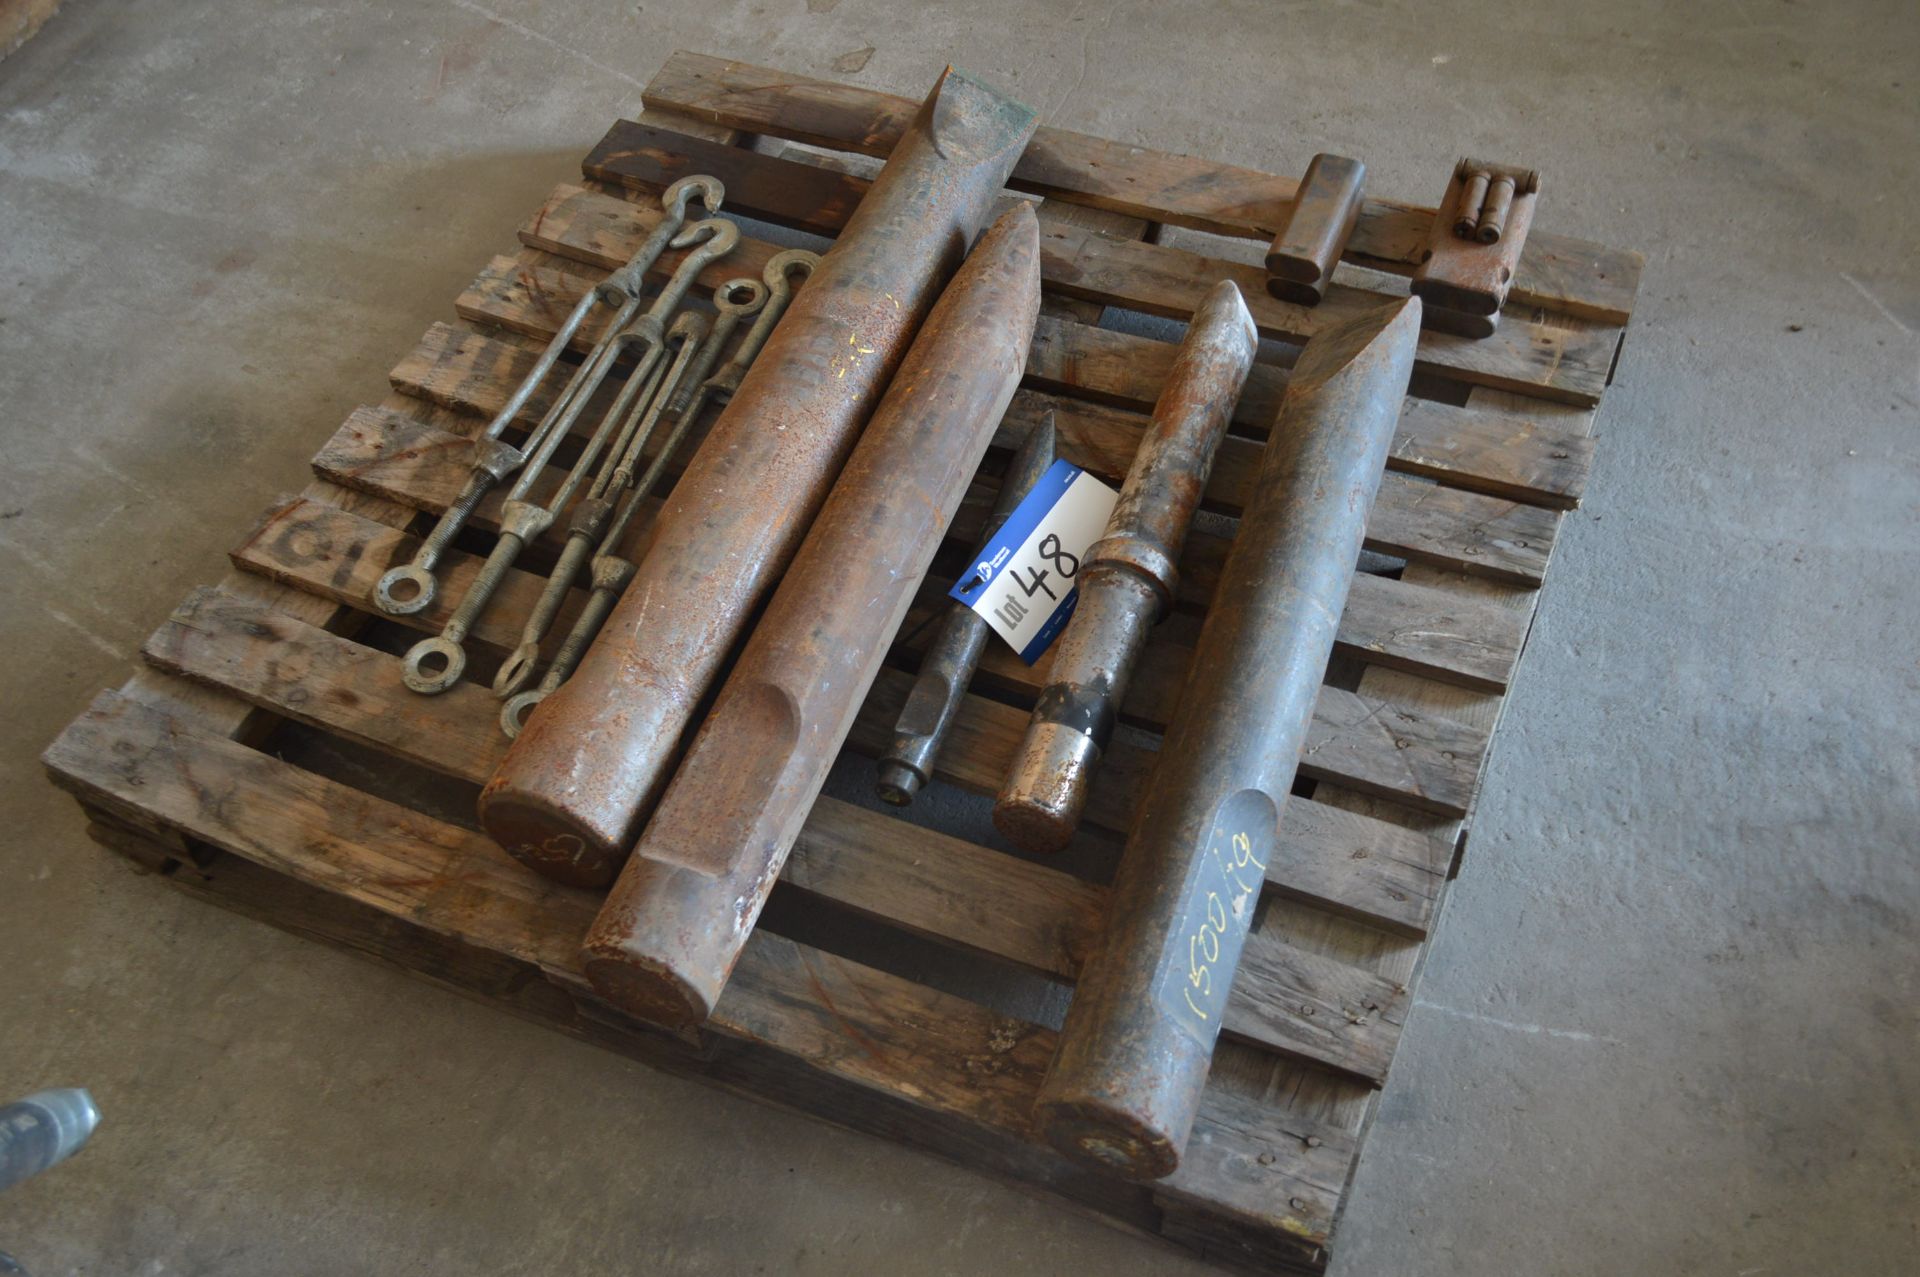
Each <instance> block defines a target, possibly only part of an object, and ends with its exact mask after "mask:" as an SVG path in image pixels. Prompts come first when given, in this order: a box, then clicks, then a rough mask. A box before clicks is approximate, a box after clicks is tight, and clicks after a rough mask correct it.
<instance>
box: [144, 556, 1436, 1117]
mask: <svg viewBox="0 0 1920 1277" xmlns="http://www.w3.org/2000/svg"><path fill="white" fill-rule="evenodd" d="M146 655H147V658H148V659H149V660H150V661H152V662H153V663H154V664H155V665H156V666H158V667H159V668H162V669H166V670H168V671H170V672H173V673H176V674H179V675H181V676H182V677H185V678H190V679H193V680H196V681H199V682H203V683H207V684H210V685H213V686H217V687H220V688H222V689H225V690H227V691H230V692H233V693H234V694H236V695H238V696H240V697H241V698H243V699H245V700H247V701H250V702H252V703H254V704H258V705H261V706H262V707H264V708H268V709H272V710H275V711H277V712H281V713H284V714H285V715H286V716H287V717H289V718H292V719H294V720H296V721H299V722H303V723H306V724H308V725H309V726H313V727H319V728H322V729H325V730H328V731H330V732H332V733H334V734H336V735H338V736H341V737H343V738H345V739H348V740H352V741H355V742H357V743H359V744H363V745H367V746H370V747H372V748H373V749H375V750H377V751H380V752H382V753H390V754H393V755H396V756H399V757H402V758H405V759H407V760H408V761H411V762H415V763H418V764H421V765H423V766H426V767H428V768H431V769H432V770H435V771H439V772H442V773H444V774H447V775H452V776H456V777H458V778H459V779H462V780H466V781H469V782H471V783H473V784H476V785H477V784H480V783H482V782H484V781H485V780H486V779H487V777H489V776H490V775H491V774H492V772H493V768H494V767H495V766H496V765H497V764H498V762H499V760H500V758H501V757H502V756H504V754H505V752H506V741H505V739H504V738H503V737H502V736H501V735H500V733H499V732H498V730H497V728H496V716H497V714H498V702H496V701H495V700H494V698H493V697H492V696H491V695H489V694H488V693H487V692H486V691H484V690H483V689H481V688H479V687H477V686H474V685H472V684H462V685H460V686H458V687H456V688H454V689H453V690H451V691H449V692H448V693H445V694H444V695H442V696H440V697H436V698H432V699H428V698H425V697H420V696H416V695H413V694H412V693H410V692H408V691H407V690H406V689H405V688H404V687H403V686H402V685H401V684H400V681H399V668H400V667H399V662H398V660H397V658H395V657H393V656H390V655H388V654H386V653H383V652H379V651H375V650H374V649H371V648H367V647H362V646H360V645H358V644H356V643H353V642H351V641H349V640H347V639H342V638H338V637H335V636H333V635H331V634H328V633H326V632H325V631H322V630H318V629H315V628H314V627H311V626H308V625H306V624H304V623H303V622H300V621H296V620H294V619H292V618H290V617H285V616H281V615H278V614H275V613H273V612H271V611H268V610H263V609H258V608H254V607H250V606H248V605H247V604H245V603H243V602H241V601H239V600H236V599H233V598H232V597H231V596H225V595H222V594H220V593H219V592H217V591H200V592H197V593H196V594H195V595H194V596H193V597H191V598H190V599H189V600H188V601H187V602H186V603H185V604H184V605H183V606H182V607H181V608H180V609H179V610H177V611H176V613H175V615H174V617H173V618H172V619H171V620H169V621H168V623H167V624H166V625H164V626H162V627H161V628H160V629H159V630H158V631H156V632H155V634H154V635H153V636H152V638H151V639H149V641H148V643H147V645H146ZM496 851H497V849H496ZM521 872H524V871H521ZM782 876H783V878H784V879H785V880H786V881H787V882H789V883H793V884H795V885H797V886H798V887H799V888H801V889H803V890H806V891H811V892H813V893H814V894H817V895H821V896H824V897H825V898H827V899H830V900H833V901H835V902H837V903H841V904H845V905H847V906H849V907H851V908H853V909H855V910H857V911H858V912H860V913H862V914H866V915H868V916H871V917H873V918H875V919H877V920H879V921H882V922H885V923H887V924H888V925H893V926H899V927H902V928H904V929H906V930H908V931H911V932H915V933H918V934H921V935H924V936H928V937H930V938H933V939H936V940H938V941H941V942H943V943H948V944H955V945H958V946H960V947H962V948H965V949H970V950H973V951H976V952H979V953H983V954H986V955H989V956H993V957H998V958H1001V959H1004V960H1006V961H1008V962H1011V963H1014V964H1016V965H1018V966H1021V967H1023V968H1026V969H1029V970H1033V971H1036V972H1038V973H1040V974H1043V975H1047V976H1052V977H1059V978H1065V979H1071V978H1072V977H1073V976H1074V975H1075V974H1076V973H1077V972H1078V970H1079V965H1080V962H1081V961H1082V960H1083V958H1084V956H1085V955H1086V954H1087V952H1088V951H1089V950H1090V949H1091V947H1092V945H1093V943H1094V940H1095V938H1096V937H1097V934H1098V930H1099V925H1100V920H1101V918H1102V916H1103V914H1104V904H1103V901H1104V897H1105V889H1104V888H1101V887H1095V886H1091V885H1089V884H1086V883H1082V882H1079V881H1078V880H1076V879H1073V878H1070V877H1068V876H1067V875H1065V874H1062V873H1060V872H1058V871H1057V870H1052V869H1047V868H1045V867H1043V866H1038V865H1029V864H1026V863H1024V862H1021V861H1017V860H1014V859H1012V858H1011V857H1008V856H1006V855H1005V854H1003V853H1001V852H997V851H992V850H990V849H988V848H985V847H979V846H976V845H973V844H969V843H966V842H964V841H962V840H960V839H956V838H951V837H948V836H946V835H943V834H939V833H936V832H933V831H930V830H924V829H921V828H919V827H918V826H915V825H911V824H908V823H906V822H904V821H901V820H898V819H896V818H893V817H891V816H886V815H880V814H876V813H871V812H865V811H862V810H860V809H859V808H856V807H852V806H850V805H848V804H845V803H841V802H837V801H835V800H833V799H830V798H822V799H820V800H819V801H818V802H817V803H816V805H815V807H814V809H813V811H812V812H811V813H810V814H809V817H808V820H807V825H806V829H805V832H804V833H803V834H802V836H801V839H800V842H799V844H798V845H797V846H796V848H795V851H794V855H793V857H792V858H791V859H790V860H789V862H788V866H787V868H786V869H785V871H784V872H783V875H782ZM1255 949H1256V950H1257V951H1258V954H1259V956H1258V958H1257V959H1256V962H1257V963H1258V967H1257V969H1256V971H1255V974H1254V975H1252V976H1251V977H1249V978H1247V979H1244V980H1240V981H1238V982H1236V984H1235V986H1234V990H1233V994H1232V1000H1231V1001H1230V1002H1229V1004H1228V1009H1227V1014H1226V1019H1225V1027H1226V1031H1227V1032H1228V1033H1229V1034H1231V1035H1232V1036H1233V1037H1235V1038H1237V1039H1239V1040H1242V1041H1246V1042H1250V1043H1253V1044H1255V1045H1258V1046H1260V1047H1262V1048H1264V1049H1267V1050H1271V1051H1276V1052H1279V1053H1281V1054H1285V1055H1289V1056H1295V1057H1298V1058H1302V1059H1310V1060H1313V1061H1315V1062H1317V1063H1320V1064H1324V1065H1326V1066H1328V1067H1330V1068H1335V1069H1339V1070H1342V1071H1346V1072H1350V1073H1353V1074H1354V1075H1356V1076H1358V1077H1361V1078H1364V1079H1366V1080H1367V1081H1369V1082H1371V1083H1374V1084H1376V1085H1377V1084H1378V1083H1379V1082H1381V1081H1383V1080H1384V1079H1385V1077H1386V1073H1387V1069H1388V1067H1389V1066H1390V1064H1391V1062H1392V1058H1393V1051H1394V1048H1395V1046H1396V1045H1397V1043H1398V1038H1399V1026H1400V1022H1401V1019H1402V1018H1403V1011H1404V1004H1405V996H1406V991H1405V990H1404V989H1403V988H1401V987H1400V986H1397V985H1393V984H1391V983H1389V982H1386V981H1382V980H1378V979H1373V978H1369V977H1366V976H1365V975H1364V973H1361V972H1354V973H1351V974H1349V973H1345V972H1341V971H1339V970H1338V969H1337V965H1336V964H1332V963H1330V962H1328V961H1327V960H1325V959H1319V958H1316V957H1315V956H1314V955H1312V954H1307V953H1292V952H1289V951H1287V947H1286V946H1285V945H1270V944H1268V942H1266V941H1264V940H1263V941H1260V942H1257V943H1256V945H1255Z"/></svg>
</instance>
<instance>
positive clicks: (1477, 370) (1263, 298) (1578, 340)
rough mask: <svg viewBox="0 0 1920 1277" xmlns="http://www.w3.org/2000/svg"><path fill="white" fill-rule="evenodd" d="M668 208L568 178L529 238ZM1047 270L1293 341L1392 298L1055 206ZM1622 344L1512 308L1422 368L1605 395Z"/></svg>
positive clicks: (754, 257) (614, 235)
mask: <svg viewBox="0 0 1920 1277" xmlns="http://www.w3.org/2000/svg"><path fill="white" fill-rule="evenodd" d="M739 154H742V155H752V152H744V151H743V152H739ZM755 158H756V159H758V160H760V161H764V162H766V163H770V164H791V163H793V161H790V160H780V159H778V158H776V157H773V156H764V155H762V156H756V157H755ZM741 211H743V212H745V211H749V210H744V209H743V210H741ZM660 216H661V214H660V210H659V209H657V208H655V209H649V208H646V207H644V206H642V205H638V204H633V203H630V202H628V201H627V200H624V199H620V198H618V197H617V196H613V195H605V194H602V193H600V192H599V191H593V190H589V189H587V188H585V187H581V186H572V185H564V184H563V185H561V186H559V187H557V188H555V190H554V192H553V194H552V195H551V196H550V197H549V198H548V200H547V203H546V204H545V205H544V206H543V207H542V208H541V209H540V210H539V212H537V213H535V214H534V216H533V217H532V218H530V219H529V220H528V221H527V223H526V224H525V225H524V226H523V227H522V228H521V231H520V241H521V243H523V244H526V245H528V246H529V247H533V248H539V249H543V250H545V251H547V252H549V253H557V254H559V255H560V256H562V257H569V258H572V259H573V260H575V261H582V262H588V263H591V264H593V265H596V266H602V267H605V268H607V269H612V268H613V267H615V266H618V265H620V264H622V263H624V262H625V261H626V260H627V259H628V258H629V257H630V256H631V255H632V253H633V250H634V248H636V247H637V246H638V245H639V243H640V241H641V240H642V239H643V238H645V236H646V234H647V231H648V230H649V229H650V228H651V227H652V226H653V225H654V224H655V223H656V222H657V221H658V220H659V218H660ZM762 247H767V246H764V245H762V244H761V242H760V241H757V240H754V241H749V240H746V239H742V241H741V246H740V248H738V249H736V250H735V252H734V254H733V255H732V256H730V257H728V258H727V259H726V261H725V262H724V263H717V264H716V266H719V265H725V266H727V267H729V268H732V270H731V273H748V268H749V267H750V268H751V273H755V274H757V273H758V271H759V269H760V265H761V264H763V263H764V258H762V257H759V256H758V253H759V250H760V249H761V248H762ZM714 269H715V268H709V270H708V272H707V274H703V275H702V276H701V279H702V280H703V281H706V280H707V275H708V274H712V273H713V272H714ZM1040 275H1041V280H1042V283H1043V284H1044V285H1045V286H1046V287H1047V288H1049V289H1051V290H1053V291H1054V292H1056V293H1062V294H1065V295H1066V296H1069V297H1080V298H1084V299H1086V300H1088V301H1095V302H1100V303H1102V304H1104V305H1110V306H1124V307H1126V308H1128V309H1129V310H1137V311H1142V312H1144V313H1146V314H1150V315H1160V316H1163V317H1166V318H1171V319H1181V320H1184V319H1187V318H1188V317H1189V316H1191V315H1192V314H1193V310H1194V308H1195V307H1196V306H1198V305H1199V304H1200V302H1201V300H1202V299H1203V298H1204V297H1205V296H1206V294H1207V292H1208V291H1209V290H1210V289H1212V288H1213V286H1214V285H1215V284H1217V283H1219V282H1220V281H1221V280H1223V279H1231V280H1233V281H1234V282H1235V283H1237V284H1238V285H1239V286H1240V291H1241V293H1242V295H1243V296H1244V297H1245V299H1246V303H1247V309H1248V311H1249V312H1250V313H1251V314H1252V316H1253V319H1254V323H1255V324H1256V325H1258V326H1259V328H1260V331H1261V332H1262V333H1263V334H1264V335H1266V336H1268V337H1275V338H1279V339H1282V340H1286V341H1305V340H1307V339H1308V338H1310V337H1312V336H1313V334H1314V333H1316V332H1319V331H1321V330H1322V329H1325V328H1327V327H1329V326H1331V325H1333V324H1336V323H1339V322H1341V321H1343V320H1346V319H1350V318H1353V317H1354V316H1356V315H1359V314H1362V313H1364V312H1366V311H1368V310H1370V309H1373V308H1375V307H1377V306H1380V305H1384V304H1385V303H1386V302H1388V301H1389V300H1391V299H1390V298H1389V296H1388V295H1387V294H1384V293H1376V292H1372V291H1370V290H1367V289H1360V288H1352V287H1348V286H1345V285H1340V284H1335V285H1332V286H1331V287H1329V288H1328V289H1327V295H1326V298H1325V300H1323V301H1322V302H1321V303H1320V304H1319V305H1318V306H1312V307H1308V306H1296V305H1294V304H1293V303H1291V302H1284V301H1281V300H1279V299H1278V298H1276V297H1271V296H1269V295H1268V294H1267V291H1266V275H1265V273H1264V271H1263V269H1262V268H1260V267H1257V266H1248V265H1244V264H1242V263H1240V262H1233V261H1228V260H1226V259H1224V258H1216V257H1207V256H1204V255H1202V254H1200V253H1189V252H1185V251H1183V250H1180V249H1176V248H1168V247H1165V246H1163V245H1158V244H1143V243H1137V242H1130V241H1126V240H1116V239H1109V238H1107V237H1106V236H1104V235H1102V234H1100V233H1099V232H1097V231H1094V230H1090V229H1088V228H1087V227H1084V226H1075V225H1072V224H1070V223H1068V222H1066V221H1064V220H1063V219H1054V218H1049V217H1048V216H1047V215H1046V212H1045V209H1044V206H1043V208H1042V211H1041V217H1040ZM729 277H731V274H730V275H729ZM713 282H715V283H717V282H718V280H715V281H713ZM1618 345H1619V331H1618V330H1617V329H1612V328H1593V327H1588V326H1585V325H1583V324H1581V323H1580V322H1579V321H1574V320H1566V321H1559V320H1557V319H1555V318H1553V317H1550V316H1547V315H1545V314H1544V313H1541V314H1539V315H1538V316H1536V317H1526V316H1509V317H1508V319H1507V320H1506V322H1504V323H1502V324H1501V325H1500V328H1499V329H1498V331H1496V332H1495V333H1494V334H1493V335H1492V336H1490V337H1483V338H1479V339H1477V340H1476V339H1470V338H1466V337H1456V336H1453V335H1452V334H1449V333H1440V332H1433V331H1426V332H1423V333H1422V334H1421V337H1420V347H1419V352H1418V354H1417V355H1416V356H1415V360H1414V366H1415V368H1416V369H1419V370H1420V371H1423V372H1428V373H1432V374H1434V375H1436V376H1439V377H1443V378H1446V379H1448V380H1452V381H1460V382H1465V383H1467V384H1469V385H1486V386H1493V387H1495V388H1498V389H1503V390H1511V391H1514V392H1516V393H1519V394H1526V395H1533V396H1536V397H1539V398H1543V399H1550V400H1556V401H1559V402H1564V403H1573V404H1594V403H1598V402H1599V398H1600V391H1601V390H1602V389H1603V388H1605V386H1606V379H1607V373H1608V371H1609V370H1610V369H1611V367H1612V363H1613V357H1614V353H1615V351H1616V349H1617V347H1618Z"/></svg>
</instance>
